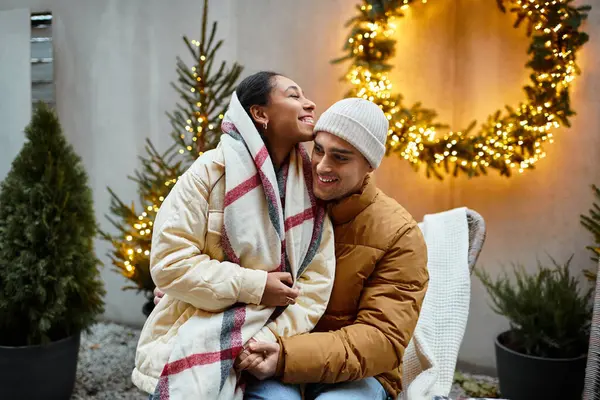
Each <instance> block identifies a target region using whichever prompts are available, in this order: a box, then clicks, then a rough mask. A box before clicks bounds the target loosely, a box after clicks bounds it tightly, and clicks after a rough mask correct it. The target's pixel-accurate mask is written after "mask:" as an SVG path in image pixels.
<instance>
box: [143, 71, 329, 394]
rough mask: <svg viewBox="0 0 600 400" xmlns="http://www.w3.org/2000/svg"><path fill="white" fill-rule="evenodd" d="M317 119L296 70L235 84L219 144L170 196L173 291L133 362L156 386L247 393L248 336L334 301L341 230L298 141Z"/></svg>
mask: <svg viewBox="0 0 600 400" xmlns="http://www.w3.org/2000/svg"><path fill="white" fill-rule="evenodd" d="M313 125H314V103H312V102H311V101H310V100H308V99H307V98H306V97H305V96H304V94H303V92H302V89H301V88H300V87H299V86H298V85H297V84H296V83H295V82H294V81H292V80H291V79H289V78H286V77H284V76H282V75H279V74H275V73H272V72H259V73H257V74H255V75H252V76H250V77H248V78H246V79H245V80H244V81H242V82H241V83H240V85H239V86H238V88H237V89H236V92H235V93H234V95H233V96H232V99H231V102H230V105H229V109H228V111H227V113H226V115H225V118H224V120H223V124H222V129H223V133H224V134H223V136H222V138H221V143H220V144H219V146H218V148H217V149H215V150H213V151H209V152H207V153H205V154H204V155H203V156H202V157H200V158H199V159H198V160H197V161H196V162H195V163H194V164H193V165H192V166H191V167H190V169H189V170H188V171H187V172H186V173H185V174H184V175H183V176H181V178H180V179H179V181H178V183H177V184H176V185H175V187H174V188H173V190H172V191H171V193H170V194H169V196H168V197H167V199H165V201H164V203H163V205H162V207H161V209H160V211H159V213H158V215H157V217H156V221H155V224H154V232H153V238H152V254H151V273H152V277H153V279H154V281H155V283H156V285H157V287H158V288H159V289H160V290H162V291H163V292H164V293H166V295H165V297H164V299H163V300H162V301H161V302H160V303H159V304H158V305H157V307H156V308H155V309H154V311H153V312H152V314H151V315H150V316H149V318H148V320H147V321H146V324H145V326H144V329H143V331H142V334H141V337H140V341H139V343H138V349H137V354H136V367H135V369H134V371H133V373H132V379H133V382H134V383H135V384H136V386H138V387H139V388H141V389H142V390H145V391H146V392H149V393H153V395H152V397H153V398H155V399H166V398H169V399H175V398H186V399H187V398H195V399H226V400H230V399H242V397H243V393H242V389H241V387H240V386H239V382H238V374H237V373H236V372H235V371H234V369H233V368H232V366H233V362H234V360H235V358H236V357H237V355H238V354H239V353H240V352H241V351H242V349H243V346H244V345H245V344H246V343H247V342H248V341H249V340H250V339H255V340H259V341H273V342H274V341H275V340H276V336H275V335H278V336H291V335H297V334H300V333H304V332H309V331H310V330H311V329H312V328H313V327H314V325H315V324H316V323H317V321H318V320H319V318H320V317H321V315H322V314H323V313H324V311H325V307H326V305H327V302H328V299H329V295H330V294H331V288H332V285H333V277H334V264H335V255H334V248H333V230H332V227H331V223H330V222H329V220H328V219H327V218H326V217H325V210H324V208H323V207H322V206H321V205H319V204H318V203H317V201H316V199H315V197H314V196H313V193H312V184H311V182H312V176H311V167H310V160H309V157H308V154H307V153H306V151H305V150H304V148H303V147H302V146H301V145H300V144H299V143H300V142H304V141H309V140H311V139H312V130H313ZM288 285H290V286H292V287H289V286H288ZM276 306H281V307H279V308H278V309H275V308H274V307H276ZM274 312H275V313H274ZM275 316H277V317H276V318H275Z"/></svg>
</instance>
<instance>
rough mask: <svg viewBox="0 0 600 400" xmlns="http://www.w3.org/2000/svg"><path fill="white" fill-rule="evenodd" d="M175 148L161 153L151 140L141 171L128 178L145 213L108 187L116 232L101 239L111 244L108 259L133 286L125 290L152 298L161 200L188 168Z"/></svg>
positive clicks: (142, 159) (106, 234)
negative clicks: (155, 233) (153, 255)
mask: <svg viewBox="0 0 600 400" xmlns="http://www.w3.org/2000/svg"><path fill="white" fill-rule="evenodd" d="M175 147H176V145H173V146H172V147H171V148H169V149H168V150H167V151H166V152H164V153H163V154H160V153H159V152H158V151H157V150H156V148H155V147H154V145H153V144H152V142H151V141H150V140H147V141H146V153H147V156H146V157H139V159H140V162H141V163H142V169H141V170H138V171H136V172H135V176H133V177H129V179H131V180H132V181H133V182H135V183H136V184H137V187H138V193H139V196H140V204H141V205H142V210H139V209H138V210H136V208H135V204H133V203H132V204H131V205H128V204H125V203H124V202H123V201H121V199H120V198H119V197H118V196H117V194H116V193H115V192H114V191H113V190H112V189H110V188H108V190H109V192H110V194H111V204H110V212H111V214H112V215H113V216H112V217H111V216H108V215H107V219H108V220H109V221H110V222H111V224H112V225H113V226H114V227H115V228H116V229H117V231H118V233H117V234H115V235H112V234H109V233H107V232H104V231H101V232H100V233H101V234H102V237H103V238H104V239H105V240H107V241H109V242H110V243H111V244H112V249H111V251H110V253H109V257H110V259H111V261H112V264H113V265H114V266H115V269H116V270H117V272H119V273H121V274H122V275H123V276H125V277H126V278H127V279H129V280H130V281H132V282H134V284H135V285H134V286H125V287H124V289H136V290H138V291H142V292H145V294H146V296H147V297H148V298H149V299H150V297H151V295H152V290H154V282H153V281H152V277H151V276H150V245H151V242H152V224H153V221H154V218H155V217H156V213H157V212H158V209H159V207H160V204H161V203H162V201H163V200H164V199H165V197H167V195H168V194H169V192H170V191H171V188H172V187H173V185H174V184H175V183H176V182H177V178H178V177H179V176H180V175H181V174H183V172H185V166H184V165H182V162H181V161H180V160H176V159H175V158H176V156H177V155H178V153H177V152H176V151H175Z"/></svg>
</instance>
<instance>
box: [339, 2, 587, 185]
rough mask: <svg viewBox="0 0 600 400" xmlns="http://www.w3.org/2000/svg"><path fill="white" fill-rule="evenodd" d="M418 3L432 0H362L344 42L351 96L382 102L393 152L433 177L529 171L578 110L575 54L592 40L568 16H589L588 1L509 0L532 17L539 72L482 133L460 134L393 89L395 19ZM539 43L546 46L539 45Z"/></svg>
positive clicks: (534, 57) (533, 49)
mask: <svg viewBox="0 0 600 400" xmlns="http://www.w3.org/2000/svg"><path fill="white" fill-rule="evenodd" d="M415 3H422V4H425V3H427V0H397V1H389V2H387V3H386V2H374V1H373V0H363V4H362V5H361V7H360V12H359V15H358V16H357V18H356V19H355V20H354V22H353V28H352V31H351V33H350V35H349V36H348V38H347V40H346V45H345V50H346V52H347V56H346V57H343V58H341V59H338V60H334V62H339V61H343V60H345V59H348V58H350V59H351V60H352V64H351V66H350V68H349V70H348V72H347V74H346V80H347V81H348V82H349V83H350V84H351V87H352V88H351V90H350V91H349V93H348V96H349V97H362V98H364V99H367V100H370V101H373V102H375V103H376V104H378V105H379V106H380V107H381V108H382V110H383V111H384V113H385V115H386V117H387V118H388V120H389V121H390V129H389V132H388V136H389V137H388V142H387V150H388V154H390V153H392V152H393V153H397V154H399V155H400V156H401V157H402V158H404V159H406V160H407V161H409V162H410V163H411V164H413V165H414V166H415V167H417V166H419V165H422V164H425V165H426V167H427V175H428V176H429V175H430V174H431V173H433V174H434V175H436V176H437V177H439V178H441V173H440V169H441V168H444V169H446V170H447V171H450V168H449V165H448V164H449V163H450V164H454V166H455V167H456V168H455V169H454V173H455V174H456V173H457V172H458V171H463V172H465V173H467V174H468V175H469V176H477V175H480V174H481V173H485V172H486V169H487V168H488V167H489V168H494V169H497V170H499V172H500V173H501V174H502V175H507V176H509V175H510V174H511V171H514V170H516V171H518V172H524V171H525V170H528V169H531V168H532V167H533V166H534V164H536V163H537V162H538V161H539V160H541V159H543V158H544V157H545V156H546V153H545V152H544V151H543V149H542V145H543V144H544V143H552V142H553V140H552V139H551V138H552V134H551V132H550V131H551V130H552V129H556V128H558V127H560V126H562V125H566V126H568V117H569V116H570V115H572V114H573V112H572V110H571V109H570V105H569V88H570V85H571V83H572V82H573V80H574V79H575V76H576V75H577V74H578V73H579V68H578V66H577V63H576V57H575V55H576V52H577V50H579V48H580V47H581V46H582V45H583V44H584V43H585V42H586V41H587V35H585V34H584V33H581V32H579V31H578V30H577V29H576V28H575V27H574V26H579V24H574V23H570V22H569V19H570V18H574V17H577V18H579V19H581V20H583V19H585V17H586V15H587V12H588V11H589V6H584V7H579V8H577V9H575V8H573V7H571V6H570V5H569V4H568V3H567V1H566V0H553V1H548V0H503V1H500V2H499V5H500V6H501V8H503V7H504V4H505V3H508V5H509V6H510V7H507V8H509V9H510V10H511V12H514V13H516V14H518V15H519V16H520V17H522V18H524V19H525V20H527V22H528V23H530V24H531V26H532V28H533V30H534V33H533V35H532V40H533V41H532V45H531V47H530V52H531V53H532V60H531V61H530V65H531V67H532V69H533V74H532V80H531V83H530V84H529V85H528V87H527V88H526V94H527V100H526V101H525V102H523V103H521V104H519V106H517V107H516V108H515V109H514V110H512V109H511V110H509V111H508V112H506V113H502V112H500V111H498V112H497V113H495V114H493V115H491V116H490V117H489V118H488V121H487V122H486V123H485V124H483V125H482V127H481V128H480V130H479V132H478V134H476V135H469V134H468V133H469V132H470V131H471V129H472V127H469V129H465V130H463V131H462V132H449V133H447V134H445V135H440V133H439V130H441V129H442V128H445V126H444V125H442V124H439V123H436V122H435V121H434V119H435V117H436V114H435V112H434V111H433V110H428V109H425V108H422V107H421V106H419V105H416V106H413V107H412V108H410V109H407V108H405V107H403V106H402V104H401V100H402V97H401V96H400V95H398V94H394V93H393V84H392V82H391V81H390V79H389V71H390V69H391V68H392V66H391V65H390V64H388V61H389V60H390V59H391V57H392V56H393V54H394V45H395V40H393V39H392V37H393V36H394V34H395V33H396V25H395V23H394V21H395V18H398V17H401V16H403V14H404V13H405V11H406V10H407V9H408V8H409V7H411V6H412V5H413V4H415ZM538 43H542V44H543V49H540V48H539V46H538Z"/></svg>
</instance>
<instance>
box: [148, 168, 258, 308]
mask: <svg viewBox="0 0 600 400" xmlns="http://www.w3.org/2000/svg"><path fill="white" fill-rule="evenodd" d="M200 161H201V160H200V159H199V160H198V161H196V162H195V163H194V164H193V165H192V167H190V169H189V170H188V171H186V173H185V174H183V175H182V176H181V177H180V178H179V180H178V182H177V184H176V185H175V186H174V187H173V189H172V190H171V192H170V193H169V195H168V196H167V198H166V199H165V201H164V202H163V204H162V206H161V208H160V210H159V212H158V214H157V216H156V219H155V224H154V232H153V234H152V252H151V254H150V272H151V274H152V279H153V280H154V282H155V283H156V286H157V287H158V288H159V289H160V290H162V291H163V292H164V293H166V294H167V295H168V296H171V297H173V298H176V299H178V300H181V301H184V302H186V303H189V304H192V305H193V306H194V307H196V308H199V309H202V310H206V311H219V310H223V309H225V308H227V307H229V306H231V305H233V304H235V303H236V302H242V303H248V304H259V303H260V300H261V298H262V295H263V292H264V288H265V284H266V281H267V272H266V271H260V270H252V269H247V268H242V267H240V266H239V265H237V264H234V263H231V262H221V261H218V260H215V259H211V258H210V257H209V256H208V255H206V254H203V249H204V244H205V243H204V242H205V237H206V232H207V225H208V220H207V219H208V198H209V194H210V190H211V188H212V187H213V185H214V182H211V177H212V176H214V175H215V174H214V173H212V174H211V173H210V171H209V168H216V165H215V164H212V163H211V162H210V161H209V162H200Z"/></svg>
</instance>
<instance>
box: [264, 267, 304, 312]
mask: <svg viewBox="0 0 600 400" xmlns="http://www.w3.org/2000/svg"><path fill="white" fill-rule="evenodd" d="M293 284H294V281H293V280H292V275H291V274H289V273H287V272H269V273H268V274H267V284H266V285H265V291H264V293H263V296H262V299H261V301H260V304H262V305H265V306H269V307H277V306H287V305H290V304H295V303H296V297H298V295H299V294H300V290H299V289H297V288H292V287H291V286H292V285H293Z"/></svg>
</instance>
